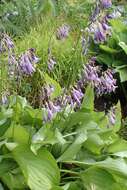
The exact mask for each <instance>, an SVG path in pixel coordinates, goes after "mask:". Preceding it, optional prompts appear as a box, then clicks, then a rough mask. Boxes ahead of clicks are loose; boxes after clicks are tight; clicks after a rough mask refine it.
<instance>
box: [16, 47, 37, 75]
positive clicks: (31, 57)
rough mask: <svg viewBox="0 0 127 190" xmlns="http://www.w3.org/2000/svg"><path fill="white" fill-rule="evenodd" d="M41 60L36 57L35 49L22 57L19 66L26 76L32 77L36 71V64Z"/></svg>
mask: <svg viewBox="0 0 127 190" xmlns="http://www.w3.org/2000/svg"><path fill="white" fill-rule="evenodd" d="M38 61H39V58H37V57H36V56H35V50H34V49H33V48H31V49H29V50H27V51H26V52H25V53H24V54H22V55H21V57H20V62H19V66H20V69H21V71H22V72H23V73H24V74H26V75H32V74H33V73H34V72H35V71H36V63H38Z"/></svg>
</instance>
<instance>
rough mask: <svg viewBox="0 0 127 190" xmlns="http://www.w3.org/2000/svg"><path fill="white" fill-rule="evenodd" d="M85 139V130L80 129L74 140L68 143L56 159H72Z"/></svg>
mask: <svg viewBox="0 0 127 190" xmlns="http://www.w3.org/2000/svg"><path fill="white" fill-rule="evenodd" d="M86 140H87V133H86V131H85V130H84V131H83V130H82V131H81V132H80V133H79V134H78V136H77V138H76V139H75V141H74V142H73V143H72V144H71V145H69V147H68V148H67V149H66V150H65V152H64V153H63V154H62V155H61V156H60V158H58V161H67V160H71V159H74V158H75V157H76V154H77V153H78V152H79V150H80V148H81V147H82V144H83V143H84V142H85V141H86Z"/></svg>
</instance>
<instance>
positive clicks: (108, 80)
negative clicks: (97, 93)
mask: <svg viewBox="0 0 127 190" xmlns="http://www.w3.org/2000/svg"><path fill="white" fill-rule="evenodd" d="M101 82H102V84H101V86H102V87H103V89H102V93H111V92H115V90H116V88H117V86H116V79H114V78H113V72H112V71H111V70H110V69H108V70H107V71H105V72H104V73H103V76H102V77H101Z"/></svg>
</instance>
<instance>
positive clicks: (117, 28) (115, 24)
mask: <svg viewBox="0 0 127 190" xmlns="http://www.w3.org/2000/svg"><path fill="white" fill-rule="evenodd" d="M110 23H111V25H112V28H113V31H114V32H116V33H122V32H123V31H124V30H126V25H125V24H124V23H123V22H122V21H121V20H119V19H112V20H111V21H110Z"/></svg>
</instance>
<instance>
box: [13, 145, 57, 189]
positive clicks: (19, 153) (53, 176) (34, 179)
mask: <svg viewBox="0 0 127 190" xmlns="http://www.w3.org/2000/svg"><path fill="white" fill-rule="evenodd" d="M12 154H13V157H14V159H15V160H16V161H17V163H18V164H19V166H20V168H21V170H22V172H23V174H24V177H25V179H26V182H27V185H28V186H29V187H30V189H31V190H42V189H45V190H50V189H52V188H53V187H54V186H58V185H59V181H60V173H59V169H58V167H57V164H56V161H55V160H54V158H53V157H52V155H51V154H50V153H49V152H48V151H47V150H46V149H45V148H43V149H40V150H39V151H38V154H37V155H34V154H33V153H32V151H31V150H30V149H29V147H27V146H19V147H17V148H15V149H14V150H13V152H12Z"/></svg>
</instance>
